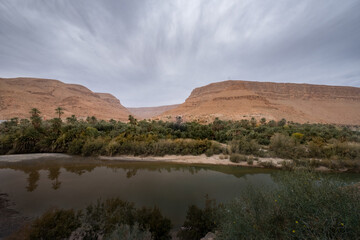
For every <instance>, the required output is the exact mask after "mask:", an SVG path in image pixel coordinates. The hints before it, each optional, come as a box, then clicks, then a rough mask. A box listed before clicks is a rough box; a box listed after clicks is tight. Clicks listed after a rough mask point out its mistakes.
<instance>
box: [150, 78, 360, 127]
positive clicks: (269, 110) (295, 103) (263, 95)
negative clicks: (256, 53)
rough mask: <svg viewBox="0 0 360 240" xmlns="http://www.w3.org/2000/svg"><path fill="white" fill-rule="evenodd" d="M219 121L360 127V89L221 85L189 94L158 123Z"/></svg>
mask: <svg viewBox="0 0 360 240" xmlns="http://www.w3.org/2000/svg"><path fill="white" fill-rule="evenodd" d="M176 115H181V116H182V117H183V119H184V120H187V121H191V120H197V121H200V122H204V123H205V122H209V121H212V120H213V119H214V118H216V117H219V118H220V119H232V120H240V119H250V118H252V117H254V118H256V119H261V118H263V117H264V118H266V119H267V120H280V119H281V118H285V119H287V120H289V121H294V122H300V123H304V122H317V123H335V124H350V125H357V124H360V88H356V87H340V86H325V85H312V84H293V83H271V82H250V81H224V82H218V83H212V84H209V85H207V86H204V87H200V88H196V89H194V90H193V91H192V93H191V95H190V97H189V98H187V99H186V101H185V103H183V104H181V105H179V106H178V107H177V108H175V109H172V110H169V111H166V112H164V113H163V114H161V115H160V116H158V117H157V119H163V120H167V119H174V118H175V116H176Z"/></svg>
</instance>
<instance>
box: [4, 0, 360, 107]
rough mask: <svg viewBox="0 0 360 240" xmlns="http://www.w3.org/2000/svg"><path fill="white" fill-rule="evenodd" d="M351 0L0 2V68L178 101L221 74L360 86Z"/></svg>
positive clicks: (126, 97)
mask: <svg viewBox="0 0 360 240" xmlns="http://www.w3.org/2000/svg"><path fill="white" fill-rule="evenodd" d="M359 12H360V3H359V1H356V0H354V1H351V0H349V1H337V0H319V1H312V0H304V1H294V0H292V1H276V2H274V1H270V0H264V1H254V0H244V1H230V0H228V1H215V0H202V1H201V0H194V1H180V0H178V1H167V0H162V1H161V0H159V1H125V0H124V1H118V0H113V1H110V0H108V1H95V0H92V1H90V0H86V1H85V0H82V1H71V0H61V1H45V0H43V1H40V0H26V1H25V0H3V1H1V2H0V76H1V77H19V76H31V77H43V78H54V79H59V80H61V81H64V82H70V83H78V84H83V85H85V86H87V87H89V88H90V89H91V90H93V91H98V92H110V93H112V94H114V95H115V96H116V97H118V98H119V99H120V101H121V102H122V103H123V104H124V105H125V106H154V105H163V104H172V103H181V102H183V101H184V100H185V98H186V97H187V96H188V95H189V94H190V92H191V90H192V89H193V88H195V87H199V86H202V85H205V84H208V83H211V82H215V81H222V80H226V79H242V80H254V81H274V82H296V83H301V82H305V83H314V84H329V85H348V86H356V87H360V68H359V66H360V47H359V42H360V15H359V14H358V13H359Z"/></svg>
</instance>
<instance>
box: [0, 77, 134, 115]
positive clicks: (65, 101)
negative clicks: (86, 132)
mask: <svg viewBox="0 0 360 240" xmlns="http://www.w3.org/2000/svg"><path fill="white" fill-rule="evenodd" d="M34 107H36V108H38V109H39V110H40V111H41V113H42V114H41V115H42V116H43V117H44V118H45V119H50V118H54V117H56V114H55V110H54V109H55V108H57V107H62V108H64V115H63V116H62V117H64V118H66V117H68V116H71V115H72V114H74V115H75V116H77V117H78V118H80V119H81V118H86V117H87V116H95V117H97V118H99V119H105V120H108V119H111V118H113V119H116V120H123V121H124V120H127V119H128V115H129V114H130V112H129V111H128V110H127V109H126V108H125V107H124V106H122V105H121V104H120V101H119V100H118V99H117V98H115V97H114V96H113V95H111V94H108V93H94V92H92V91H90V90H89V89H87V88H86V87H84V86H81V85H76V84H65V83H63V82H60V81H58V80H51V79H39V78H0V119H10V118H12V117H19V118H28V117H29V116H30V114H29V111H30V109H31V108H34Z"/></svg>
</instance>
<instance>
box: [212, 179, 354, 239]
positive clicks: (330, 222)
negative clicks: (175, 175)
mask: <svg viewBox="0 0 360 240" xmlns="http://www.w3.org/2000/svg"><path fill="white" fill-rule="evenodd" d="M276 179H277V180H278V181H279V185H278V187H277V188H275V189H265V188H260V189H254V188H249V189H248V190H247V191H246V193H243V194H242V195H241V197H240V198H239V199H237V200H235V201H233V202H232V203H230V204H228V205H226V206H225V207H224V209H223V210H222V218H221V222H220V226H219V228H218V230H219V234H218V236H217V239H358V238H359V237H360V228H359V224H360V201H359V198H360V195H359V191H358V190H357V189H356V188H349V187H344V185H343V184H341V183H340V182H338V181H336V180H331V179H329V178H326V177H321V178H320V175H318V174H313V173H309V172H289V173H285V174H284V173H282V175H278V176H277V178H276Z"/></svg>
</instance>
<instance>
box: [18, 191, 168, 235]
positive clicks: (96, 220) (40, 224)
mask: <svg viewBox="0 0 360 240" xmlns="http://www.w3.org/2000/svg"><path fill="white" fill-rule="evenodd" d="M171 227H172V224H171V221H170V220H169V219H167V218H165V217H163V216H162V214H161V212H160V210H159V209H158V208H156V207H154V208H144V207H143V208H141V209H136V208H135V207H134V204H133V203H129V202H125V201H122V200H120V199H117V198H115V199H107V200H105V201H98V202H97V203H96V204H93V205H89V206H88V207H87V208H86V209H85V210H83V211H77V212H75V211H74V210H72V209H71V210H61V209H60V210H59V209H53V210H49V211H48V212H46V213H44V214H43V215H42V216H41V217H39V218H37V219H36V220H35V221H34V222H33V223H32V224H31V226H30V229H27V230H26V232H25V234H27V235H28V238H29V239H67V238H69V237H70V236H72V237H73V239H134V240H135V239H144V240H145V239H149V240H150V239H153V240H166V239H170V238H171V237H170V235H169V233H170V229H171ZM23 234H24V233H23Z"/></svg>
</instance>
